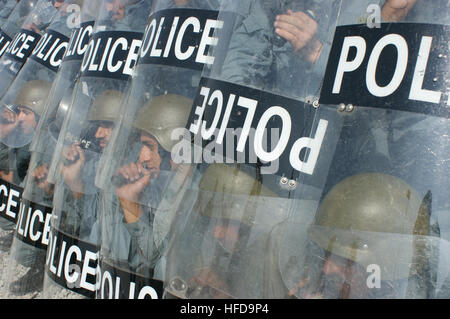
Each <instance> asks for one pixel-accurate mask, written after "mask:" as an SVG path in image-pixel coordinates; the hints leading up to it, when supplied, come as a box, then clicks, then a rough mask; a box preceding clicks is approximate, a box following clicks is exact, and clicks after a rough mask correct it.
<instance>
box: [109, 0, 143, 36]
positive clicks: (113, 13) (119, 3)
mask: <svg viewBox="0 0 450 319" xmlns="http://www.w3.org/2000/svg"><path fill="white" fill-rule="evenodd" d="M148 5H149V4H148V1H146V0H107V1H105V10H106V13H107V15H106V16H102V17H101V19H100V20H102V23H101V24H103V25H105V26H107V27H110V28H111V27H112V28H113V29H116V30H122V31H125V30H129V31H135V30H141V29H142V26H143V25H145V23H146V21H147V18H148V8H147V6H148Z"/></svg>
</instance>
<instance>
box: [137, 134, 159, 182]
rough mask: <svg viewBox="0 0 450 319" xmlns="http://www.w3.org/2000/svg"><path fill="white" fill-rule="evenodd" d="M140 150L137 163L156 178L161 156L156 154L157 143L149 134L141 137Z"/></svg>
mask: <svg viewBox="0 0 450 319" xmlns="http://www.w3.org/2000/svg"><path fill="white" fill-rule="evenodd" d="M141 143H142V148H141V152H140V153H139V160H138V163H139V164H142V165H143V166H144V167H145V168H146V169H147V170H150V171H151V172H152V173H153V174H154V176H155V178H156V177H158V173H159V167H160V165H161V156H160V155H159V152H158V145H159V144H158V141H157V140H156V139H155V138H154V137H153V136H151V135H149V134H145V133H144V134H142V135H141Z"/></svg>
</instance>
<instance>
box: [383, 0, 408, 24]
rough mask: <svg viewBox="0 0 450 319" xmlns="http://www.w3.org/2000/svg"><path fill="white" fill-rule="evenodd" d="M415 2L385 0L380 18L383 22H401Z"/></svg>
mask: <svg viewBox="0 0 450 319" xmlns="http://www.w3.org/2000/svg"><path fill="white" fill-rule="evenodd" d="M416 2H417V0H386V3H385V4H384V6H383V8H382V9H381V16H382V17H383V19H384V20H385V21H390V22H396V21H402V20H403V19H404V18H405V17H406V15H407V14H408V12H409V11H410V10H411V9H412V8H413V7H414V5H415V4H416Z"/></svg>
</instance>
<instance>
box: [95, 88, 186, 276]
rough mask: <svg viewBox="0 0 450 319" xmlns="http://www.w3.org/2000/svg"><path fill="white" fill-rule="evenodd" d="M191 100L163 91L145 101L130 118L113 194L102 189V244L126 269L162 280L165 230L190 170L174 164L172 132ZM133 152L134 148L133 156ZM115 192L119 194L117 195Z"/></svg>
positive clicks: (181, 123) (181, 124)
mask: <svg viewBox="0 0 450 319" xmlns="http://www.w3.org/2000/svg"><path fill="white" fill-rule="evenodd" d="M191 107H192V100H190V99H189V98H187V97H184V96H181V95H176V94H167V95H160V96H157V97H155V98H153V99H151V100H150V101H149V102H147V103H146V104H145V105H144V106H142V108H141V109H139V110H138V112H137V114H136V116H135V119H134V121H133V127H134V129H135V130H136V133H135V134H133V135H132V137H131V140H134V139H135V143H134V145H133V144H131V143H130V144H129V145H130V149H129V154H130V156H129V157H128V160H131V162H128V163H126V164H124V165H122V166H121V167H120V168H119V169H118V170H117V172H116V174H115V175H114V177H113V181H114V184H115V186H116V188H115V195H113V197H112V198H111V197H108V194H105V197H104V199H105V201H106V203H105V205H104V207H107V208H106V209H104V210H103V217H102V218H103V220H102V225H103V227H104V229H103V231H102V236H103V240H102V250H104V251H105V255H106V256H108V257H109V258H110V259H112V260H113V261H114V262H119V263H120V262H122V263H124V264H125V267H126V269H130V270H131V271H133V272H137V273H140V274H143V275H144V276H145V277H154V278H158V279H160V280H163V276H164V269H165V266H164V255H165V247H166V245H167V238H166V237H167V233H168V231H169V228H170V224H171V222H172V219H173V215H174V207H175V206H176V205H177V203H176V200H175V199H176V198H178V197H177V196H179V194H178V193H179V192H180V191H181V190H182V186H185V185H184V184H185V183H186V182H187V181H188V176H190V175H191V173H192V172H191V167H190V165H188V164H186V165H185V164H176V163H174V162H173V161H172V159H171V151H172V148H173V146H174V145H175V144H176V143H177V140H176V139H173V136H172V132H173V131H174V130H175V129H180V128H184V126H185V125H186V122H187V119H188V116H189V113H190V110H191ZM136 154H138V155H137V156H136ZM116 196H117V197H116Z"/></svg>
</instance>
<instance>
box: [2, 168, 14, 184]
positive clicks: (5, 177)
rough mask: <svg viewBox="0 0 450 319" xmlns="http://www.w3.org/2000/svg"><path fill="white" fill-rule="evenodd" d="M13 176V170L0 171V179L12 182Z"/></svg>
mask: <svg viewBox="0 0 450 319" xmlns="http://www.w3.org/2000/svg"><path fill="white" fill-rule="evenodd" d="M13 178H14V172H13V171H12V170H10V171H8V172H6V171H0V179H2V180H4V181H6V182H8V183H12V182H13Z"/></svg>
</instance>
